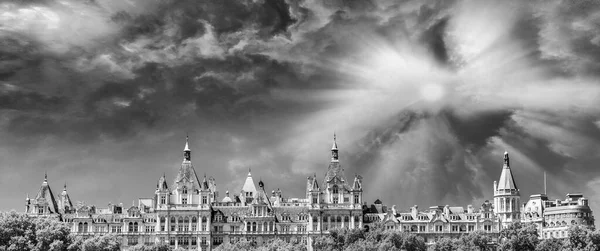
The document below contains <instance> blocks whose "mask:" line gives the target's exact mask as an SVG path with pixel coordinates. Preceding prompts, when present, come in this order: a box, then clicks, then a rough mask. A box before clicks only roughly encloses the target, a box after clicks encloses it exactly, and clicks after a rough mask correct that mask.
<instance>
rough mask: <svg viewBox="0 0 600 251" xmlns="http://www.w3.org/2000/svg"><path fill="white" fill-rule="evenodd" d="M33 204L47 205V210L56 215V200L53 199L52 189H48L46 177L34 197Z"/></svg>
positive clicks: (45, 176) (46, 176)
mask: <svg viewBox="0 0 600 251" xmlns="http://www.w3.org/2000/svg"><path fill="white" fill-rule="evenodd" d="M35 201H36V202H35V203H37V204H44V203H47V204H48V209H49V210H50V212H51V213H58V212H59V211H58V205H57V204H56V200H55V199H54V194H53V193H52V189H50V185H48V175H47V174H46V175H44V182H42V186H41V187H40V190H39V192H38V194H37V195H36V196H35Z"/></svg>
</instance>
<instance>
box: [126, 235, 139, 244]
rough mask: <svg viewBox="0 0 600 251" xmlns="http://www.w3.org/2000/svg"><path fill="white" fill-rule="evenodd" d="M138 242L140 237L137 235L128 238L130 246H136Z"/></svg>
mask: <svg viewBox="0 0 600 251" xmlns="http://www.w3.org/2000/svg"><path fill="white" fill-rule="evenodd" d="M137 244H138V238H136V237H129V238H127V245H129V246H135V245H137Z"/></svg>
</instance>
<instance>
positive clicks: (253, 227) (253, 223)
mask: <svg viewBox="0 0 600 251" xmlns="http://www.w3.org/2000/svg"><path fill="white" fill-rule="evenodd" d="M252 232H256V222H252Z"/></svg>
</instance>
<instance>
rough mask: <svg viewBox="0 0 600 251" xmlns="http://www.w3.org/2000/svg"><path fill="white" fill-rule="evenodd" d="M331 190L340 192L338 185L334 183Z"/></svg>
mask: <svg viewBox="0 0 600 251" xmlns="http://www.w3.org/2000/svg"><path fill="white" fill-rule="evenodd" d="M331 190H333V194H337V193H338V192H339V191H338V186H337V185H333V188H332V189H331Z"/></svg>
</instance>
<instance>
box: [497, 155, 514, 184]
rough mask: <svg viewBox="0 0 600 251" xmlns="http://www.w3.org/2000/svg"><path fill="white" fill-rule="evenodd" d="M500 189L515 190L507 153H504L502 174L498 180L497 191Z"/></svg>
mask: <svg viewBox="0 0 600 251" xmlns="http://www.w3.org/2000/svg"><path fill="white" fill-rule="evenodd" d="M501 189H514V190H517V183H516V182H515V178H514V177H513V175H512V171H511V170H510V162H509V158H508V152H505V153H504V166H503V167H502V173H501V174H500V180H498V190H501Z"/></svg>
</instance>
